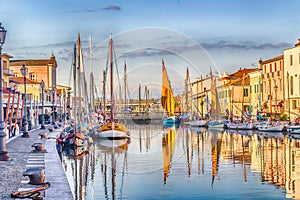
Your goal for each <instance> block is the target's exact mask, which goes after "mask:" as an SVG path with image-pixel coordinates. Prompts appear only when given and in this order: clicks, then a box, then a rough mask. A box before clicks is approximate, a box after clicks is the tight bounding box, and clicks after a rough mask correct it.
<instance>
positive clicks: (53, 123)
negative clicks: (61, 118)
mask: <svg viewBox="0 0 300 200" xmlns="http://www.w3.org/2000/svg"><path fill="white" fill-rule="evenodd" d="M52 95H53V96H52V125H55V117H54V98H55V88H54V87H53V88H52Z"/></svg>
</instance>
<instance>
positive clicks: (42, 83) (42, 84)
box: [40, 80, 45, 89]
mask: <svg viewBox="0 0 300 200" xmlns="http://www.w3.org/2000/svg"><path fill="white" fill-rule="evenodd" d="M40 85H41V88H42V89H44V88H45V82H44V80H42V82H41V83H40Z"/></svg>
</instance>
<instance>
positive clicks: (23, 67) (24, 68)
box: [20, 65, 28, 77]
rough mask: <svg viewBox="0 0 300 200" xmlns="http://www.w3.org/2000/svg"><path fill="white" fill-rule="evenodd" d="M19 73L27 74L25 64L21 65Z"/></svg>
mask: <svg viewBox="0 0 300 200" xmlns="http://www.w3.org/2000/svg"><path fill="white" fill-rule="evenodd" d="M20 70H21V74H22V76H24V77H25V76H26V75H27V72H28V68H27V67H26V66H25V65H22V67H21V69H20Z"/></svg>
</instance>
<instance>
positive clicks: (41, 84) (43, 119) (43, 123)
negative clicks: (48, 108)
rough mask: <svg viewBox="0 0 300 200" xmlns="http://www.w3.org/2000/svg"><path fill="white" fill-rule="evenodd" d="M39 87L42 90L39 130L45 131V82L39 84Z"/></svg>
mask: <svg viewBox="0 0 300 200" xmlns="http://www.w3.org/2000/svg"><path fill="white" fill-rule="evenodd" d="M40 87H41V89H42V95H41V102H42V121H41V129H46V127H45V116H44V88H45V82H44V80H42V82H41V83H40Z"/></svg>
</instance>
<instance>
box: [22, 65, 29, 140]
mask: <svg viewBox="0 0 300 200" xmlns="http://www.w3.org/2000/svg"><path fill="white" fill-rule="evenodd" d="M20 70H21V73H22V75H23V77H24V115H23V123H22V124H23V135H22V137H23V138H28V137H29V134H28V124H27V104H26V99H27V96H26V75H27V72H28V68H27V67H26V66H25V65H22V67H21V69H20Z"/></svg>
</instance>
